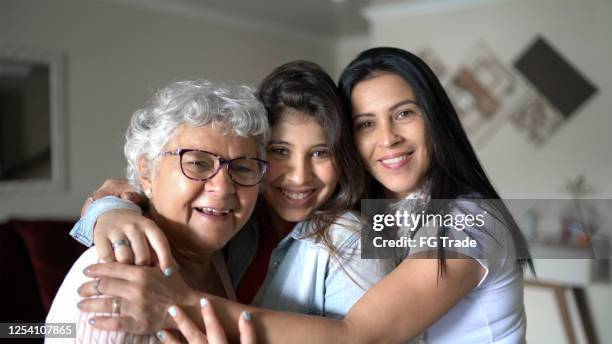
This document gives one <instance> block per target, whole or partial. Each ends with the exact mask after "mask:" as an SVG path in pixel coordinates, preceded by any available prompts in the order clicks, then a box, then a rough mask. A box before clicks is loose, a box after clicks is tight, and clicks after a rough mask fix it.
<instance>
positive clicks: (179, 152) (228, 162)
mask: <svg viewBox="0 0 612 344" xmlns="http://www.w3.org/2000/svg"><path fill="white" fill-rule="evenodd" d="M188 152H202V153H207V154H210V155H212V156H214V157H215V158H216V159H217V161H219V166H218V167H217V170H216V171H215V172H214V173H213V174H212V175H211V176H210V177H208V178H193V177H190V176H188V175H187V173H185V171H184V170H183V155H184V154H185V153H188ZM169 155H178V156H179V165H180V166H181V173H183V175H184V176H185V178H187V179H191V180H196V181H200V182H205V181H207V180H210V179H212V178H214V177H215V176H216V175H217V174H218V173H219V171H221V168H223V165H227V174H228V175H229V177H230V179H231V180H232V182H234V183H236V184H238V185H240V186H246V187H248V186H255V185H257V184H259V183H261V181H262V180H263V178H264V176H265V175H266V172H268V162H267V161H266V160H263V159H258V158H253V157H250V156H241V157H237V158H234V159H225V158H224V157H222V156H220V155H218V154H215V153H213V152H209V151H205V150H201V149H190V148H178V149H175V150H172V151H167V152H161V153H159V156H160V157H162V156H169ZM238 159H249V160H256V161H259V162H260V163H262V164H263V173H262V174H261V178H259V180H258V181H257V183H255V184H252V185H246V184H242V183H239V182H237V181H236V180H234V177H232V174H231V173H230V165H231V163H232V161H234V160H238Z"/></svg>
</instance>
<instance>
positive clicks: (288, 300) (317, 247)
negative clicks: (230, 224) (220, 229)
mask: <svg viewBox="0 0 612 344" xmlns="http://www.w3.org/2000/svg"><path fill="white" fill-rule="evenodd" d="M127 203H130V202H127ZM134 206H135V205H134V204H130V205H129V206H128V205H127V204H126V201H125V200H121V199H118V198H116V197H105V198H102V199H100V200H97V201H96V202H94V203H93V204H92V205H91V206H90V208H89V209H88V210H87V213H86V214H85V216H84V217H83V218H82V219H81V220H80V221H79V222H78V223H77V224H76V225H75V227H74V228H73V230H72V231H71V232H70V235H72V236H73V237H75V238H79V241H80V242H82V243H85V244H86V245H87V243H89V245H91V238H92V237H93V225H94V224H95V221H96V219H97V217H98V216H100V215H101V214H103V213H104V212H106V211H110V210H112V209H127V208H129V209H134ZM138 211H140V209H138ZM313 230H314V228H313V223H312V222H310V221H304V222H300V223H298V224H297V225H296V226H295V228H294V229H293V230H292V231H291V233H289V235H287V236H286V237H285V238H284V239H283V240H281V242H280V243H279V244H278V246H277V247H276V248H275V249H274V250H273V251H272V255H271V257H270V266H269V267H268V271H267V273H266V277H265V280H264V282H263V284H262V286H261V287H260V289H259V291H258V292H257V295H256V296H255V298H254V300H253V303H252V304H253V305H255V306H259V307H265V308H269V309H275V310H282V311H290V312H298V313H304V314H311V315H320V316H326V317H331V318H342V317H343V316H344V315H345V314H346V313H347V312H348V310H349V309H350V308H351V307H352V306H353V304H354V303H355V302H357V300H359V298H361V296H363V294H364V293H365V292H366V291H367V290H368V289H369V288H370V287H372V286H373V285H374V284H376V283H377V282H378V281H379V280H380V279H382V278H383V277H384V276H385V275H386V274H388V273H389V272H391V271H392V270H393V268H394V267H395V264H394V262H393V261H392V260H385V259H361V240H360V237H361V233H360V222H359V219H358V218H357V216H356V215H355V214H353V213H351V212H346V213H345V214H343V215H342V216H341V217H340V218H339V220H338V221H337V223H336V224H334V225H332V227H331V228H330V230H329V234H330V235H329V237H330V239H331V240H330V241H331V242H332V244H333V246H334V248H335V254H332V253H331V252H330V251H329V249H328V248H327V247H326V246H325V245H324V244H323V243H322V242H320V241H319V240H317V239H316V238H315V237H313V236H309V235H308V234H311V233H312V232H313ZM258 240H259V228H258V223H257V221H256V220H255V219H254V217H253V218H251V219H250V220H249V222H248V223H247V224H246V225H245V227H244V228H243V229H241V230H240V232H238V234H237V235H236V236H235V237H234V238H233V239H232V240H231V241H230V242H229V243H228V244H227V246H226V247H225V249H224V254H225V257H226V261H227V266H228V270H229V273H230V276H231V279H232V284H233V285H234V286H237V285H238V282H239V281H240V279H241V278H242V276H243V275H244V273H245V271H246V269H247V268H248V266H249V265H250V262H251V260H252V259H253V257H254V255H255V252H256V250H257V245H258Z"/></svg>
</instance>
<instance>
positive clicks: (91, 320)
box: [87, 319, 96, 325]
mask: <svg viewBox="0 0 612 344" xmlns="http://www.w3.org/2000/svg"><path fill="white" fill-rule="evenodd" d="M87 322H88V323H89V325H95V324H96V319H89V320H88V321H87Z"/></svg>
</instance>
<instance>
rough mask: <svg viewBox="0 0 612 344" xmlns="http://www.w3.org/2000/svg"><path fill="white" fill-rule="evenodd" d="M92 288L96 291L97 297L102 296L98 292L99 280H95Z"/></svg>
mask: <svg viewBox="0 0 612 344" xmlns="http://www.w3.org/2000/svg"><path fill="white" fill-rule="evenodd" d="M93 288H94V290H95V291H96V294H97V295H102V293H101V292H100V289H98V288H100V278H97V279H96V283H94V286H93Z"/></svg>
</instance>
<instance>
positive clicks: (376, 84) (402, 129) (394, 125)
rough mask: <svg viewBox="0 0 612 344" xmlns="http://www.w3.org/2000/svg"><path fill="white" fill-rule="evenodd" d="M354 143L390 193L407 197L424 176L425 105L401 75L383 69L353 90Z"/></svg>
mask: <svg viewBox="0 0 612 344" xmlns="http://www.w3.org/2000/svg"><path fill="white" fill-rule="evenodd" d="M351 106H352V118H353V130H354V138H355V145H356V146H357V150H358V151H359V154H360V156H361V158H362V160H363V162H364V164H365V165H366V168H367V169H368V171H369V172H370V173H371V174H372V176H374V178H376V180H378V182H380V183H381V184H382V185H383V186H384V187H385V188H386V189H387V190H388V194H389V196H391V197H395V198H404V197H406V196H407V195H408V194H409V193H410V192H412V191H414V190H415V189H416V188H418V187H419V186H420V185H421V184H422V183H423V180H424V179H425V176H426V174H427V171H428V169H429V165H430V161H431V150H430V148H429V143H428V139H427V130H426V126H425V121H424V120H423V115H422V112H421V108H420V107H419V104H418V102H417V100H416V97H415V96H414V93H413V91H412V88H411V87H410V85H409V84H408V83H407V82H406V81H405V80H404V79H403V78H401V77H400V76H398V75H396V74H391V73H382V74H379V75H377V76H375V77H373V78H371V79H366V80H363V81H360V82H359V83H358V84H356V85H355V87H354V88H353V92H352V93H351Z"/></svg>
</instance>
